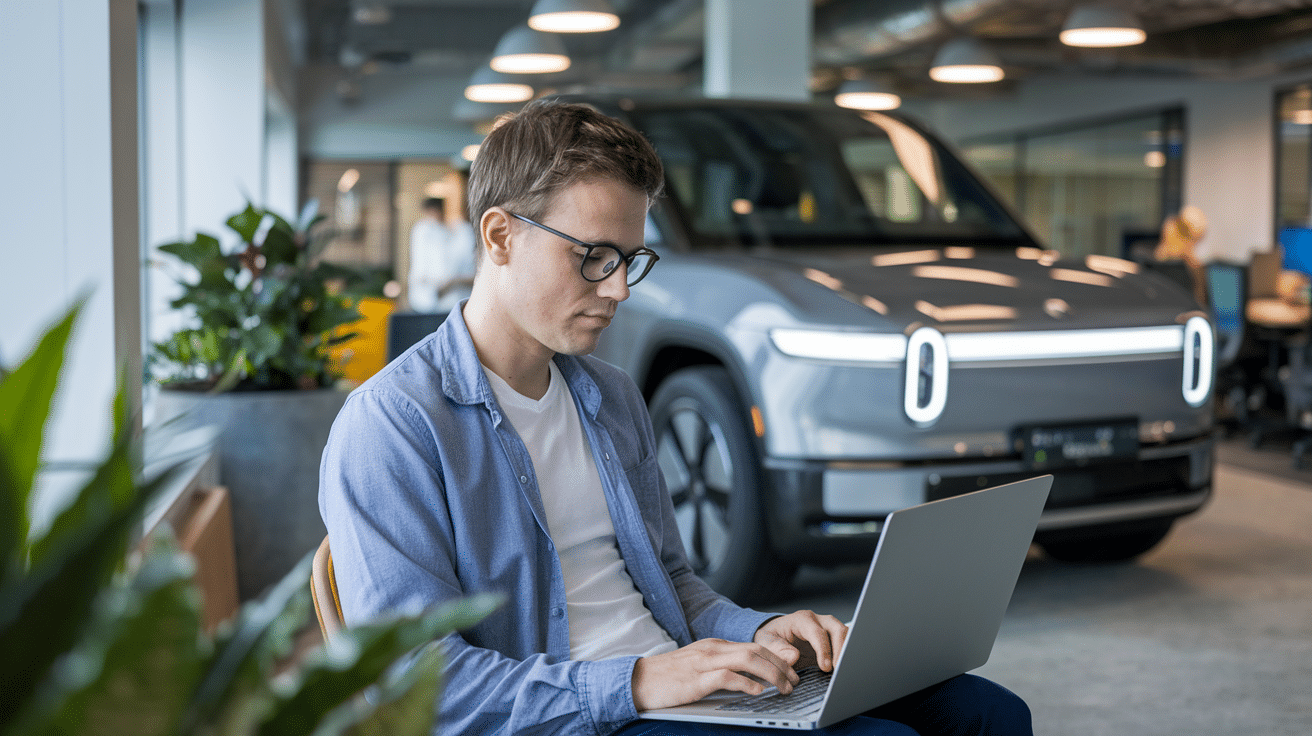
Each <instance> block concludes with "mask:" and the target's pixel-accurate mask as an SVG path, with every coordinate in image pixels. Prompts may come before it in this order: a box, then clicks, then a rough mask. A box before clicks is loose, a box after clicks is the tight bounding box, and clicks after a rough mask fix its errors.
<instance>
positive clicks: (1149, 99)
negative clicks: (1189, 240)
mask: <svg viewBox="0 0 1312 736" xmlns="http://www.w3.org/2000/svg"><path fill="white" fill-rule="evenodd" d="M1308 78H1312V74H1309V75H1301V76H1284V77H1278V78H1276V77H1268V78H1262V79H1257V80H1253V79H1247V80H1242V81H1215V82H1212V81H1180V80H1162V81H1129V80H1124V79H1098V78H1090V77H1058V76H1048V77H1043V78H1038V79H1035V80H1032V81H1026V82H1023V83H1021V84H1020V86H1019V88H1018V90H1017V92H1016V93H1015V94H1014V95H1009V96H1007V97H1005V98H999V99H995V100H989V101H979V100H972V101H969V102H960V103H953V102H942V101H940V102H931V103H919V104H917V103H909V104H908V105H907V111H908V112H910V113H912V114H913V115H917V116H918V117H920V118H922V119H924V120H925V121H926V122H928V123H930V124H931V125H933V126H934V127H935V128H937V129H938V130H939V131H940V132H941V133H943V134H944V135H945V136H947V137H948V138H950V139H952V140H956V141H962V140H966V139H970V138H974V137H978V136H983V135H990V134H995V133H1012V132H1016V131H1024V130H1034V129H1037V128H1044V127H1049V126H1054V125H1061V124H1066V123H1076V122H1080V121H1087V120H1090V119H1096V118H1099V117H1107V116H1114V115H1119V114H1123V113H1125V114H1128V113H1135V112H1144V111H1148V110H1154V109H1162V108H1165V107H1170V106H1182V107H1183V108H1184V109H1185V149H1184V202H1185V204H1194V205H1197V206H1198V207H1201V208H1202V209H1203V211H1204V212H1205V213H1206V214H1207V216H1208V220H1209V229H1208V234H1207V237H1206V238H1205V239H1204V240H1203V242H1202V243H1201V245H1200V248H1199V252H1200V255H1202V256H1203V257H1204V258H1205V259H1210V258H1220V259H1236V260H1246V259H1247V257H1248V253H1249V252H1251V251H1253V250H1266V249H1269V248H1271V247H1272V244H1273V242H1274V232H1275V223H1274V217H1275V199H1274V198H1275V161H1274V157H1275V151H1274V145H1275V144H1274V140H1273V130H1274V125H1273V114H1274V113H1273V109H1274V99H1275V90H1276V89H1277V88H1278V87H1282V86H1285V85H1288V84H1292V83H1295V82H1298V81H1304V80H1305V79H1308Z"/></svg>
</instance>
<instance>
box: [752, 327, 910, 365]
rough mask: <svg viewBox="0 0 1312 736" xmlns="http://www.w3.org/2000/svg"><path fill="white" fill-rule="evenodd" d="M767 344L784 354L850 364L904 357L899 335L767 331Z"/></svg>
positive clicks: (903, 342)
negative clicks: (768, 342)
mask: <svg viewBox="0 0 1312 736" xmlns="http://www.w3.org/2000/svg"><path fill="white" fill-rule="evenodd" d="M770 341H771V342H773V343H774V346H775V347H776V348H778V349H779V352H781V353H783V354H784V355H791V356H793V357H795V358H812V359H814V360H837V361H844V362H853V363H901V362H902V359H903V358H905V357H906V355H907V338H906V337H905V336H903V335H890V334H878V333H871V332H834V331H830V330H797V329H783V328H781V329H777V330H770Z"/></svg>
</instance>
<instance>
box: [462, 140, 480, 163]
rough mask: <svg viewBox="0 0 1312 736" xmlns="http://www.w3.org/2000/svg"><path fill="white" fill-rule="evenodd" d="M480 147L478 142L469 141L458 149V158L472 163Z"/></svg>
mask: <svg viewBox="0 0 1312 736" xmlns="http://www.w3.org/2000/svg"><path fill="white" fill-rule="evenodd" d="M480 147H481V146H479V144H477V143H470V144H469V145H467V146H465V147H464V148H462V149H460V158H463V159H464V160H466V161H469V162H470V163H473V161H474V157H475V156H477V155H478V149H479V148H480Z"/></svg>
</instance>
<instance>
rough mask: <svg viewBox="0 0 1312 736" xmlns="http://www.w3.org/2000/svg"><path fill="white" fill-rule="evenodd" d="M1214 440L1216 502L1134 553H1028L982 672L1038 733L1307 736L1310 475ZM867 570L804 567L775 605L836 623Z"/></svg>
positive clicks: (1276, 457) (1311, 674)
mask: <svg viewBox="0 0 1312 736" xmlns="http://www.w3.org/2000/svg"><path fill="white" fill-rule="evenodd" d="M1223 444H1224V445H1225V446H1224V447H1223V448H1222V451H1221V453H1220V457H1221V459H1222V461H1221V464H1219V465H1218V466H1217V472H1216V485H1215V495H1214V497H1213V499H1212V501H1211V502H1210V503H1209V504H1208V505H1207V506H1206V507H1205V508H1204V509H1203V510H1202V511H1200V512H1199V513H1198V514H1195V515H1194V516H1192V517H1189V518H1187V519H1185V520H1182V521H1181V522H1180V523H1178V524H1177V526H1176V528H1175V529H1174V530H1173V531H1172V533H1171V536H1170V537H1168V538H1167V540H1166V541H1165V542H1164V543H1163V544H1162V545H1161V546H1160V547H1158V548H1157V549H1155V550H1153V551H1152V552H1150V553H1149V554H1147V555H1145V556H1144V557H1143V558H1142V559H1141V560H1139V561H1138V562H1137V563H1135V564H1129V565H1111V566H1070V565H1062V564H1057V563H1053V562H1050V561H1049V560H1047V559H1044V558H1043V557H1042V555H1041V554H1039V553H1037V552H1033V553H1031V558H1030V559H1029V560H1028V561H1027V562H1026V565H1025V569H1024V571H1023V572H1022V574H1021V578H1020V581H1019V583H1018V585H1017V588H1016V592H1015V595H1014V596H1013V598H1012V604H1011V607H1010V609H1009V610H1008V614H1007V619H1006V621H1005V622H1004V624H1003V628H1002V632H1001V634H1000V636H999V639H998V642H997V645H996V646H995V647H994V651H993V656H992V659H991V660H990V661H989V663H988V664H987V665H985V666H984V667H983V668H981V669H980V670H978V673H979V674H982V675H984V676H987V677H990V678H993V679H995V680H997V681H999V682H1001V683H1003V684H1005V685H1007V686H1008V687H1010V688H1011V689H1013V690H1015V691H1016V692H1017V693H1019V694H1020V695H1022V696H1023V697H1024V698H1025V699H1026V700H1027V701H1028V702H1029V703H1030V706H1031V708H1032V710H1033V712H1034V720H1035V733H1038V734H1044V735H1046V736H1064V735H1067V734H1069V735H1070V736H1075V735H1076V734H1079V735H1081V736H1098V735H1100V734H1106V735H1107V736H1126V735H1128V734H1134V735H1135V736H1168V735H1169V736H1184V735H1185V734H1189V735H1191V736H1196V735H1200V734H1205V735H1206V736H1223V735H1227V734H1245V735H1248V734H1263V735H1264V736H1277V735H1288V736H1295V735H1297V736H1306V735H1307V734H1312V484H1310V483H1309V482H1307V481H1305V480H1295V479H1296V478H1300V477H1301V476H1303V475H1306V476H1307V478H1308V479H1312V473H1307V472H1305V471H1292V470H1290V464H1289V462H1288V456H1287V455H1284V456H1282V455H1280V454H1279V452H1278V450H1277V449H1276V448H1271V449H1265V448H1264V450H1261V451H1256V452H1255V451H1251V450H1249V449H1248V448H1247V445H1246V444H1243V441H1242V440H1229V441H1226V442H1225V443H1223ZM1231 450H1234V451H1231ZM1264 457H1265V458H1266V459H1265V460H1263V458H1264ZM863 573H864V569H863V567H862V566H853V567H844V568H840V569H836V570H810V569H807V570H804V571H803V573H802V575H801V576H799V579H798V583H797V586H796V588H795V595H794V596H793V598H792V599H791V600H789V601H787V602H784V603H780V604H778V606H776V607H777V608H778V609H780V610H791V609H793V608H800V607H810V608H814V609H816V610H819V611H823V612H826V613H833V614H835V615H837V616H840V617H843V618H846V617H847V616H850V615H851V612H852V609H853V608H854V607H855V604H856V594H857V592H859V587H860V584H861V578H862V575H863Z"/></svg>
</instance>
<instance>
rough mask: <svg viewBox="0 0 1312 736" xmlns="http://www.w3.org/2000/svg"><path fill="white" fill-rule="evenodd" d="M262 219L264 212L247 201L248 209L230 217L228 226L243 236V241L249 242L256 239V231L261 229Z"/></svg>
mask: <svg viewBox="0 0 1312 736" xmlns="http://www.w3.org/2000/svg"><path fill="white" fill-rule="evenodd" d="M262 219H264V213H263V212H260V211H259V210H257V209H255V206H254V205H252V204H250V203H247V205H246V209H244V210H242V211H241V212H238V213H237V214H235V215H233V216H232V217H229V218H228V227H230V228H232V229H233V230H235V231H236V233H237V234H238V235H240V236H241V240H242V242H243V243H249V242H251V241H252V240H254V238H255V232H256V231H257V230H259V229H260V220H262Z"/></svg>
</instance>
